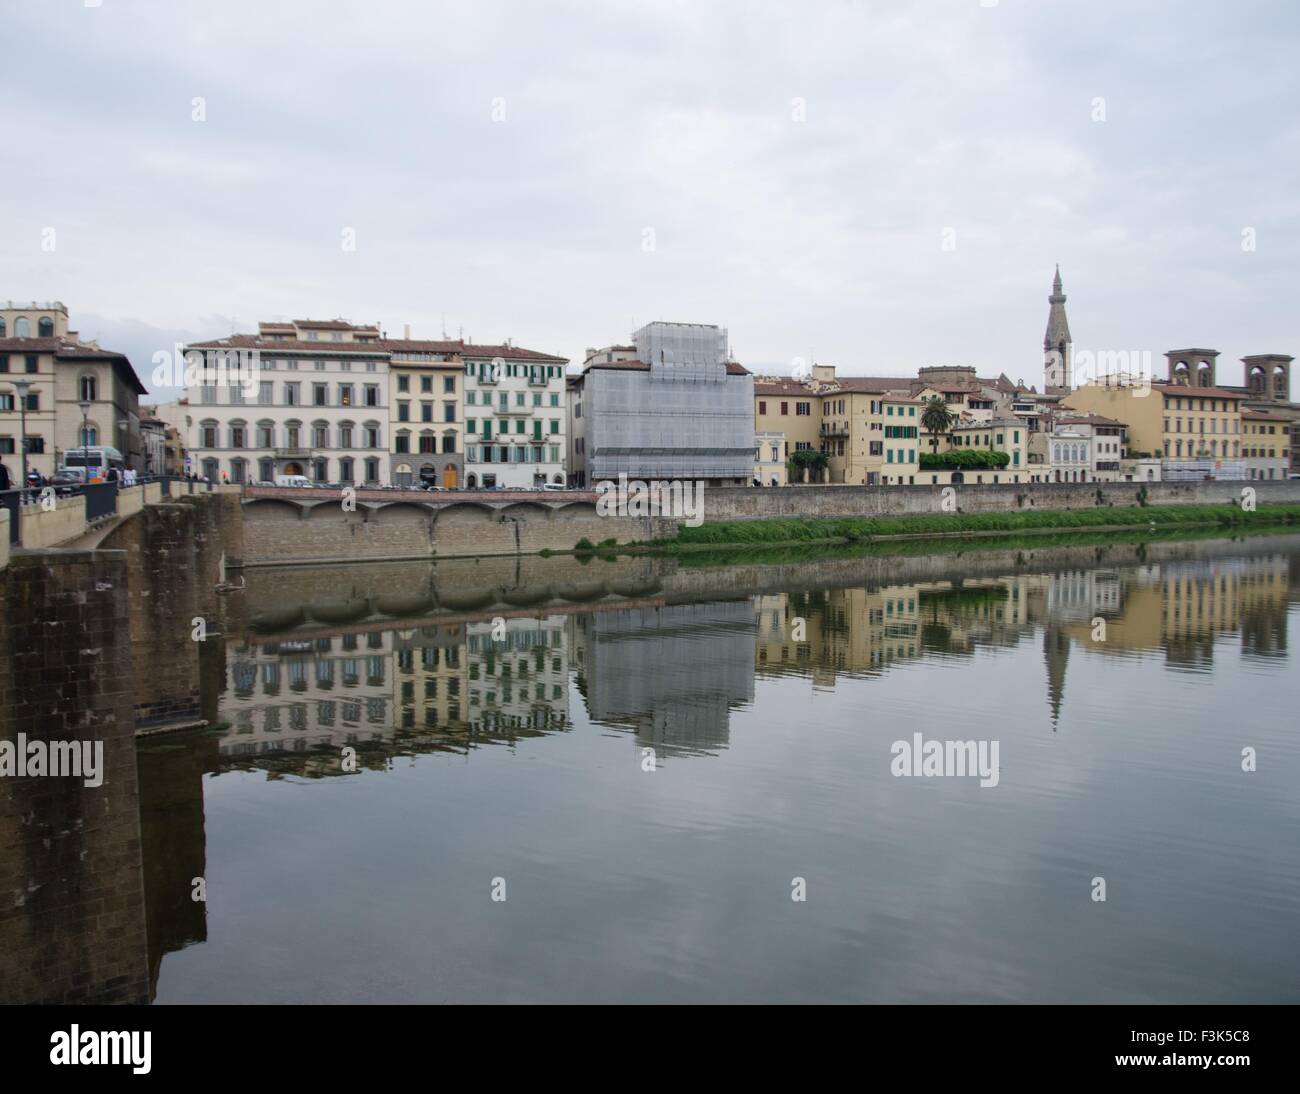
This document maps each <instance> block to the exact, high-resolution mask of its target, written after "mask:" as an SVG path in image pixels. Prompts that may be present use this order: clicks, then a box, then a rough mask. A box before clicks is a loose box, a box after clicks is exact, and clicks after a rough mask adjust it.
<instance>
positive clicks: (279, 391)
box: [186, 319, 391, 486]
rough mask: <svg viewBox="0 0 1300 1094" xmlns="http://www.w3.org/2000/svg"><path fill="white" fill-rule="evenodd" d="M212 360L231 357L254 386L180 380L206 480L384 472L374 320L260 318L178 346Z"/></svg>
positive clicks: (385, 412)
mask: <svg viewBox="0 0 1300 1094" xmlns="http://www.w3.org/2000/svg"><path fill="white" fill-rule="evenodd" d="M195 352H197V353H199V354H202V355H203V357H204V358H205V360H206V361H208V362H210V363H216V364H225V363H229V364H231V365H235V364H238V365H239V366H240V367H241V368H246V369H247V370H248V371H247V372H246V373H243V374H241V380H242V378H245V377H252V381H253V383H254V384H255V386H253V387H251V388H250V386H249V385H248V384H246V383H244V382H239V383H230V384H220V383H212V384H205V383H198V384H195V385H194V386H192V387H190V388H188V389H187V398H188V400H189V404H190V406H189V415H188V417H189V419H190V420H191V422H192V425H191V426H190V435H189V449H190V455H191V465H192V468H193V470H194V472H195V473H196V474H199V475H201V476H203V477H204V478H207V479H209V480H210V481H214V482H216V481H229V482H233V483H244V482H273V481H274V480H275V478H276V477H277V476H279V475H305V476H306V477H307V478H309V479H311V480H312V481H313V482H319V483H343V484H347V485H351V484H353V483H355V484H358V485H370V486H377V485H381V484H383V483H385V482H386V481H387V479H388V473H389V451H388V446H389V425H390V421H389V407H388V400H389V380H388V365H389V359H390V356H391V355H390V352H389V351H388V350H387V349H385V348H384V346H383V344H382V341H381V338H380V332H379V328H378V327H377V326H355V325H353V324H352V323H349V322H347V321H345V320H342V319H336V320H310V319H299V320H293V321H292V322H288V323H259V324H258V332H257V334H255V335H231V336H230V337H229V338H221V339H217V340H215V341H210V342H196V343H194V344H193V345H191V346H188V347H186V355H187V358H188V357H190V355H191V354H193V353H195Z"/></svg>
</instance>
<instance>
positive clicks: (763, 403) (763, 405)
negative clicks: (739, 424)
mask: <svg viewBox="0 0 1300 1094" xmlns="http://www.w3.org/2000/svg"><path fill="white" fill-rule="evenodd" d="M758 412H759V413H760V414H766V413H767V400H766V399H759V401H758Z"/></svg>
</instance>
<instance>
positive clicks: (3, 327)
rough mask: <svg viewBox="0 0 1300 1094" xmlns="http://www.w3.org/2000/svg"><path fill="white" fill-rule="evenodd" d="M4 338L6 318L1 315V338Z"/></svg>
mask: <svg viewBox="0 0 1300 1094" xmlns="http://www.w3.org/2000/svg"><path fill="white" fill-rule="evenodd" d="M3 337H5V321H4V316H2V315H0V338H3Z"/></svg>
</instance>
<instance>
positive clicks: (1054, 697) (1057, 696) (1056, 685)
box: [1043, 622, 1070, 730]
mask: <svg viewBox="0 0 1300 1094" xmlns="http://www.w3.org/2000/svg"><path fill="white" fill-rule="evenodd" d="M1069 658H1070V637H1069V635H1067V634H1066V633H1065V632H1064V631H1063V630H1061V627H1060V625H1059V624H1057V623H1052V622H1049V623H1047V624H1045V625H1044V627H1043V660H1044V661H1046V662H1047V705H1048V706H1050V707H1051V708H1052V729H1053V730H1055V729H1056V723H1057V722H1058V721H1060V718H1061V704H1062V703H1063V702H1064V701H1065V665H1066V662H1067V661H1068V660H1069Z"/></svg>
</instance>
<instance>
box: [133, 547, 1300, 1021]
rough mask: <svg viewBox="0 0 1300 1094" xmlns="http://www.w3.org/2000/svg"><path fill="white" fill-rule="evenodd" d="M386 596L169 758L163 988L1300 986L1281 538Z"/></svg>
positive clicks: (526, 582)
mask: <svg viewBox="0 0 1300 1094" xmlns="http://www.w3.org/2000/svg"><path fill="white" fill-rule="evenodd" d="M1081 559H1083V560H1084V561H1082V562H1081ZM558 564H559V563H558V562H557V565H558ZM512 565H513V563H512ZM563 565H565V566H568V567H570V569H572V568H574V563H573V561H572V560H565V561H564V562H563ZM602 567H603V569H602ZM365 570H366V568H352V569H350V570H346V571H333V572H332V573H329V574H322V575H319V576H318V577H316V578H314V577H311V576H310V575H302V574H298V575H294V576H293V577H292V578H291V579H290V578H284V579H282V580H279V579H278V580H277V581H276V582H275V583H273V584H272V583H268V582H267V580H266V579H261V580H262V584H261V585H258V584H257V581H258V580H259V579H257V578H256V576H255V575H252V574H250V575H249V582H250V586H249V588H248V589H247V590H246V591H245V592H244V594H243V601H244V603H243V604H242V606H240V610H241V611H243V612H244V616H243V617H242V618H243V622H242V624H240V625H238V626H236V627H234V628H232V629H231V630H230V632H229V633H228V635H227V642H226V648H225V654H224V664H223V665H220V666H218V671H217V673H216V677H217V679H216V681H215V683H214V685H213V686H214V687H215V688H216V690H217V693H218V697H217V702H218V704H219V709H220V718H221V720H222V721H224V722H225V723H228V725H227V726H226V728H224V729H223V730H222V731H221V732H220V733H209V734H205V735H200V736H198V737H188V738H180V739H168V740H165V741H155V742H146V743H142V745H141V748H140V768H139V769H140V774H141V796H142V799H143V800H144V801H145V803H146V807H147V808H146V816H145V823H144V828H145V836H146V840H145V843H146V893H147V899H148V904H149V908H150V916H151V923H150V945H151V948H152V950H153V954H152V956H153V968H154V976H155V985H154V993H155V998H156V1000H157V1001H158V1002H162V1003H181V1002H198V1001H220V1002H237V1001H270V1002H292V1001H331V1000H349V1001H440V1000H469V1001H478V1000H505V1001H532V1000H552V1001H581V1000H597V1001H621V1000H662V1001H679V1000H680V1001H687V1000H690V1001H712V1000H794V1001H813V1000H831V1001H838V1000H843V1001H849V1000H864V1001H912V1002H928V1001H943V1000H957V1001H1052V1000H1082V1001H1136V1002H1147V1001H1151V1002H1154V1001H1211V1000H1221V1001H1288V1002H1296V1001H1300V948H1297V946H1296V944H1295V942H1296V937H1297V927H1298V926H1300V789H1298V786H1300V746H1298V744H1297V734H1298V730H1297V719H1296V700H1297V696H1300V689H1298V687H1297V683H1298V681H1300V676H1298V675H1297V667H1296V663H1295V658H1294V657H1293V656H1292V655H1291V649H1290V642H1289V638H1290V636H1291V635H1292V634H1294V633H1296V629H1297V627H1298V626H1300V615H1298V613H1300V607H1298V605H1297V595H1298V592H1300V544H1298V543H1297V539H1296V538H1295V537H1268V538H1265V539H1256V540H1247V541H1245V542H1241V543H1230V542H1221V541H1219V542H1202V543H1195V544H1189V545H1185V546H1179V545H1168V544H1166V545H1163V546H1160V547H1154V546H1153V547H1152V549H1151V550H1150V551H1149V552H1139V553H1137V554H1135V553H1134V552H1133V551H1132V550H1131V549H1129V548H1124V549H1116V550H1109V549H1105V550H1097V551H1091V549H1089V551H1084V550H1081V549H1062V550H1059V551H1053V550H1042V551H1038V552H1033V553H1032V554H1030V555H1029V556H1028V557H1027V556H1026V555H1025V554H1024V553H1022V552H1016V553H1014V554H1013V553H1011V552H1006V553H1004V554H1002V555H999V554H997V553H996V552H992V551H990V552H987V553H986V554H985V555H983V556H974V557H972V556H964V555H962V556H951V555H950V556H946V557H945V556H939V557H933V558H912V559H901V560H884V561H881V560H876V561H868V562H865V563H861V564H858V563H855V562H853V561H852V560H848V561H843V560H841V561H837V562H819V561H816V560H809V561H803V562H801V561H800V560H799V559H798V558H797V557H796V558H793V559H782V560H779V561H778V562H776V563H772V564H767V563H764V562H763V561H762V560H761V559H760V560H758V561H757V562H756V563H753V564H746V565H744V566H732V567H728V566H725V565H721V566H719V565H706V564H705V563H703V562H701V563H700V564H698V565H693V564H683V565H680V566H679V565H678V564H676V563H673V564H672V565H671V567H667V566H666V564H659V563H649V562H646V561H644V560H639V561H634V560H622V561H620V562H618V563H606V562H602V561H600V560H596V561H595V562H593V563H591V564H590V565H589V566H588V567H587V570H586V571H585V572H584V573H583V574H581V575H579V576H578V577H576V578H575V577H574V576H573V575H572V574H570V573H569V572H568V571H565V572H564V573H563V574H561V575H560V578H559V579H557V580H554V581H550V582H549V583H546V582H543V583H538V582H536V581H535V580H532V579H529V578H527V576H526V575H525V576H523V577H519V576H518V575H514V576H513V577H511V576H509V575H508V576H507V579H506V580H503V581H496V580H495V578H494V577H493V575H491V574H487V575H485V576H486V577H488V578H490V579H491V580H490V581H489V584H490V588H488V587H486V586H485V588H486V591H484V590H483V589H477V590H476V589H474V588H471V587H470V584H469V583H467V582H466V581H463V580H460V579H456V580H452V581H447V580H444V579H438V578H435V579H433V580H434V581H435V584H437V582H438V581H439V580H441V581H442V584H441V585H440V586H438V587H439V588H440V590H441V593H440V595H434V594H432V593H430V592H429V591H428V589H425V588H421V589H416V590H414V591H412V592H411V597H412V599H411V601H410V602H409V603H402V602H401V598H402V595H403V594H404V593H405V592H407V591H410V590H411V583H410V581H409V580H407V579H401V580H399V579H397V578H392V577H391V576H384V575H378V576H377V577H376V578H375V580H373V581H370V580H369V579H368V578H367V577H366V574H365V572H364V571H365ZM557 572H558V571H557ZM602 575H604V576H602ZM313 581H314V582H315V584H314V585H313V584H312V582H313ZM286 582H287V583H290V584H291V585H292V587H287V586H286ZM259 589H261V590H262V591H261V592H259V591H258V590H259ZM272 590H273V591H272ZM358 590H360V591H358ZM376 590H377V592H376ZM620 590H621V591H620ZM457 595H459V596H461V597H463V598H464V600H465V601H466V602H467V603H468V604H469V606H468V607H466V606H464V604H462V605H460V606H459V607H458V606H457V601H456V596H457ZM435 601H436V603H435ZM498 617H499V621H498V622H497V623H496V625H495V627H494V622H493V621H494V619H497V618H498ZM800 620H801V621H803V628H802V630H797V629H796V623H797V621H800ZM1098 621H1102V623H1103V625H1104V630H1105V633H1104V640H1102V641H1098V640H1096V638H1097V635H1098V633H1099V632H1098ZM917 732H920V733H924V734H925V735H926V736H927V737H942V738H959V739H990V740H997V741H998V742H999V752H1000V760H1001V772H1000V782H999V784H998V785H997V786H996V787H987V788H981V787H980V786H979V785H978V781H977V780H975V779H967V778H928V779H927V778H898V777H895V776H894V775H892V774H891V758H892V757H891V745H892V744H893V742H894V741H896V740H899V739H910V738H911V736H912V734H914V733H917ZM345 747H348V748H352V749H354V750H355V753H356V764H355V768H356V770H354V771H348V770H346V768H347V767H348V766H349V761H348V759H347V757H348V756H349V755H350V754H349V753H345V752H343V751H342V750H343V749H344V748H345ZM1245 748H1252V749H1254V750H1256V753H1255V754H1256V756H1257V770H1255V771H1254V772H1245V771H1243V770H1242V750H1243V749H1245ZM648 750H653V752H650V751H648ZM651 766H653V770H647V768H648V767H651ZM149 808H152V814H150V812H149ZM151 816H152V820H151V819H150V817H151ZM151 832H152V836H151ZM151 848H152V850H151ZM197 874H201V875H202V876H203V877H205V879H206V884H207V902H206V904H205V905H204V904H196V903H195V902H193V901H191V900H189V888H188V883H189V879H190V878H191V877H192V876H195V875H197ZM796 878H802V879H804V881H805V884H806V897H807V899H806V900H804V901H802V902H798V901H794V900H792V899H791V894H792V885H793V884H794V879H796ZM1095 878H1104V879H1105V886H1106V900H1105V901H1104V902H1098V901H1094V900H1093V899H1092V894H1093V888H1094V880H1093V879H1095ZM497 879H502V880H497ZM503 883H504V895H505V898H506V899H505V900H504V901H500V900H494V899H493V892H494V886H496V889H497V893H498V895H500V889H501V885H502V884H503Z"/></svg>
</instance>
